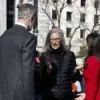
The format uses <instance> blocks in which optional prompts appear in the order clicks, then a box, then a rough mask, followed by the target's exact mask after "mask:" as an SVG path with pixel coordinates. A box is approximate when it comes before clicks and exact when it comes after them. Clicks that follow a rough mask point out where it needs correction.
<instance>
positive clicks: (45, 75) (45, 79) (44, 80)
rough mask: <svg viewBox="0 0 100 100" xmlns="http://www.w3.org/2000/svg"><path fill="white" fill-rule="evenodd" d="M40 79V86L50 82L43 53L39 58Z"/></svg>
mask: <svg viewBox="0 0 100 100" xmlns="http://www.w3.org/2000/svg"><path fill="white" fill-rule="evenodd" d="M40 78H41V82H42V84H44V83H46V84H47V83H49V82H50V74H48V73H47V65H46V58H45V54H44V53H43V54H42V55H41V57H40Z"/></svg>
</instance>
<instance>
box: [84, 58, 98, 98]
mask: <svg viewBox="0 0 100 100" xmlns="http://www.w3.org/2000/svg"><path fill="white" fill-rule="evenodd" d="M85 71H86V73H85V75H86V100H95V99H96V95H97V91H98V85H99V84H98V81H99V61H98V60H97V58H96V57H91V58H89V59H88V60H87V69H86V70H85ZM85 71H84V72H85Z"/></svg>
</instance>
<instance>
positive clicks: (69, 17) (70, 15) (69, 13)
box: [66, 12, 72, 21]
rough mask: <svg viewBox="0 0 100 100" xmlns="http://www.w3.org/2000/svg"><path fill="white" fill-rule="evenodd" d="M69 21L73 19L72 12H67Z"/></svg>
mask: <svg viewBox="0 0 100 100" xmlns="http://www.w3.org/2000/svg"><path fill="white" fill-rule="evenodd" d="M66 20H67V21H71V20H72V12H67V18H66Z"/></svg>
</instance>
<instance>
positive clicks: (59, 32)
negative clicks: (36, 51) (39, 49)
mask: <svg viewBox="0 0 100 100" xmlns="http://www.w3.org/2000/svg"><path fill="white" fill-rule="evenodd" d="M52 33H58V34H59V36H60V39H61V46H62V47H63V48H64V49H65V50H67V46H66V44H65V39H64V34H63V31H62V30H61V29H60V28H58V27H55V28H52V29H51V30H50V31H49V32H48V35H47V38H46V42H45V48H44V51H45V52H47V51H51V50H52V48H51V44H50V36H51V34H52Z"/></svg>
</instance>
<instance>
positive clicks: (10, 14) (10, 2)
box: [7, 0, 15, 29]
mask: <svg viewBox="0 0 100 100" xmlns="http://www.w3.org/2000/svg"><path fill="white" fill-rule="evenodd" d="M14 5H15V0H7V29H8V28H10V27H12V26H13V24H14Z"/></svg>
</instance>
